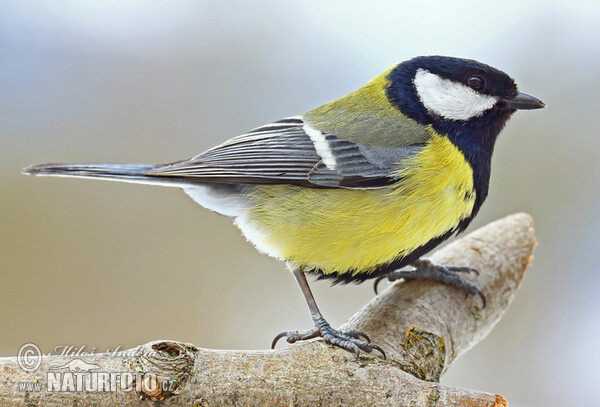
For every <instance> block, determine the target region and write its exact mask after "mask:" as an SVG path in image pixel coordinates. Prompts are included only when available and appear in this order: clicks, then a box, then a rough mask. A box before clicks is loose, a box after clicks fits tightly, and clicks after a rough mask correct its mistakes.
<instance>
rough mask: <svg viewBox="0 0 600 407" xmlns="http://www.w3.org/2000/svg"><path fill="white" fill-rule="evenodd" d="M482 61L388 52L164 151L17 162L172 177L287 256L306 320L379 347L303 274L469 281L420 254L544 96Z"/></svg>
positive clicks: (303, 335) (295, 337)
mask: <svg viewBox="0 0 600 407" xmlns="http://www.w3.org/2000/svg"><path fill="white" fill-rule="evenodd" d="M545 106H546V105H545V104H544V103H543V102H542V101H541V100H539V99H537V98H536V97H534V96H531V95H529V94H526V93H522V92H520V91H519V90H518V88H517V85H516V83H515V81H514V80H513V79H512V78H511V77H510V76H509V75H507V74H506V73H504V72H503V71H501V70H499V69H496V68H494V67H491V66H489V65H487V64H484V63H481V62H478V61H475V60H471V59H463V58H456V57H448V56H438V55H434V56H419V57H415V58H412V59H409V60H406V61H404V62H401V63H398V64H396V65H394V66H392V67H391V68H389V69H388V70H386V71H385V72H383V73H382V74H381V75H379V76H376V77H375V78H374V79H372V80H371V81H369V82H368V83H366V84H365V85H364V86H362V87H360V88H358V89H357V90H355V91H353V92H351V93H349V94H347V95H346V96H343V97H341V98H339V99H335V100H333V101H331V102H328V103H325V104H323V105H322V106H319V107H317V108H314V109H312V110H309V111H307V112H306V113H304V114H302V115H297V116H291V117H287V118H284V119H281V120H278V121H275V122H272V123H269V124H266V125H263V126H260V127H257V128H255V129H253V130H251V131H249V132H247V133H244V134H241V135H238V136H236V137H233V138H231V139H229V140H227V141H225V142H224V143H222V144H220V145H217V146H216V147H213V148H211V149H209V150H207V151H205V152H203V153H201V154H198V155H196V156H194V157H193V158H190V159H186V160H182V161H177V162H173V163H168V164H153V165H145V164H104V163H101V164H96V163H82V164H79V163H74V164H54V163H51V164H42V165H35V166H31V167H28V168H25V169H24V170H23V172H24V173H25V174H32V175H49V176H66V177H82V178H97V179H105V180H115V181H123V182H131V183H141V184H155V185H162V186H172V187H178V188H181V189H183V190H184V191H185V192H186V193H187V194H188V195H189V196H190V197H191V198H192V199H194V200H195V201H196V202H197V203H198V204H200V205H201V206H203V207H205V208H207V209H209V210H212V211H214V212H217V213H219V214H221V215H225V216H228V217H231V218H233V222H234V224H235V225H236V226H237V227H238V228H239V229H240V230H241V232H242V234H243V235H244V236H245V237H246V239H247V240H248V241H249V242H251V243H252V244H253V245H254V246H255V247H256V248H257V249H258V250H259V251H260V252H262V253H264V254H267V255H269V256H272V257H274V258H276V259H279V260H282V261H284V262H285V264H286V266H287V268H288V269H289V270H290V271H291V273H292V274H293V276H294V278H295V280H296V281H297V283H298V285H299V287H300V290H301V292H302V294H303V296H304V299H305V301H306V304H307V306H308V309H309V311H310V314H311V318H312V320H313V324H314V326H313V327H312V328H311V329H308V330H289V331H284V332H282V333H280V334H279V335H277V336H276V337H275V340H274V341H273V343H272V346H271V347H272V348H274V347H275V345H276V343H277V341H278V340H280V339H282V338H286V340H287V342H288V343H294V342H298V341H302V340H308V339H313V338H322V339H324V340H325V341H326V342H327V343H330V344H332V345H335V346H338V347H341V348H343V349H346V350H348V351H350V352H353V353H355V354H356V357H357V359H358V357H359V355H360V354H361V352H366V353H370V352H372V351H373V350H377V351H378V352H380V353H381V354H382V357H383V358H385V351H384V350H383V349H382V348H381V347H380V346H378V345H376V344H374V343H372V342H371V340H370V338H369V337H368V335H366V334H365V333H363V332H360V331H356V330H351V331H345V332H343V331H340V330H337V329H334V328H333V327H332V326H331V325H330V324H329V323H328V322H327V320H326V319H325V318H324V317H323V315H322V314H321V311H320V310H319V307H318V306H317V303H316V301H315V298H314V296H313V294H312V292H311V289H310V286H309V284H308V282H307V277H306V275H307V274H313V275H316V276H317V277H318V278H321V279H330V280H331V281H332V283H334V284H335V283H351V282H353V283H361V282H364V281H366V280H369V279H382V278H387V279H388V280H390V281H394V280H398V279H403V280H414V279H417V280H433V281H437V282H439V283H441V284H445V285H448V286H450V287H454V289H457V290H461V291H462V292H463V293H464V294H465V295H469V294H477V295H479V297H480V298H481V300H482V301H483V306H485V296H484V295H483V294H482V292H481V291H480V289H479V288H478V286H477V285H476V284H475V283H473V282H471V281H469V280H467V279H465V278H463V277H461V275H460V273H462V272H468V271H473V272H476V270H473V269H471V268H468V267H457V266H452V265H442V264H436V263H433V262H431V261H430V260H428V259H426V258H425V257H424V256H425V255H426V254H427V253H428V252H430V251H431V250H432V249H433V248H435V247H436V246H438V245H439V244H441V243H442V242H443V241H445V240H447V239H449V238H450V237H451V236H453V235H455V234H458V233H460V232H462V231H464V230H465V229H466V228H467V226H468V225H469V223H470V222H471V221H472V219H473V218H474V217H475V216H476V215H477V213H478V212H479V209H480V207H481V205H482V204H483V202H484V201H485V199H486V197H487V195H488V189H489V180H490V166H491V158H492V152H493V149H494V145H495V142H496V139H497V137H498V135H499V133H500V132H501V130H502V129H503V128H504V126H505V124H506V122H507V121H508V119H509V118H510V117H511V115H512V114H513V113H514V112H516V111H517V110H531V109H539V108H543V107H545ZM377 281H378V280H377Z"/></svg>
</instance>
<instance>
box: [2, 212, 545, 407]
mask: <svg viewBox="0 0 600 407" xmlns="http://www.w3.org/2000/svg"><path fill="white" fill-rule="evenodd" d="M535 244H536V241H535V235H534V230H533V221H532V219H531V217H530V216H529V215H527V214H523V213H521V214H515V215H511V216H508V217H506V218H503V219H501V220H498V221H496V222H493V223H491V224H489V225H487V226H485V227H483V228H481V229H479V230H477V231H475V232H473V233H471V234H469V235H468V236H466V237H463V238H462V239H460V240H458V241H455V242H454V243H452V244H450V245H448V246H446V247H445V248H443V249H441V250H439V251H438V252H436V253H435V254H433V255H432V256H431V260H433V261H435V262H437V263H442V264H449V265H461V266H469V267H473V268H476V269H477V270H479V271H480V273H481V274H480V275H479V276H478V277H477V276H466V277H468V278H471V279H473V281H475V282H476V283H477V284H478V285H479V287H480V288H481V289H482V291H483V293H484V294H485V295H486V297H487V307H486V308H484V309H480V302H479V300H478V299H477V298H474V297H470V298H468V299H466V300H465V298H464V296H463V295H462V293H460V292H458V291H456V290H454V289H451V288H448V287H444V286H442V285H439V284H435V283H430V282H423V281H411V282H407V283H403V282H397V283H394V284H392V285H390V286H389V287H388V288H387V289H386V290H385V291H383V292H382V293H380V294H379V295H378V296H376V297H375V298H374V299H373V300H372V301H371V302H369V303H368V304H367V305H365V306H364V307H363V308H362V309H361V310H360V311H358V312H357V313H356V314H355V315H354V316H353V317H351V318H350V319H349V320H348V322H346V323H345V324H344V326H343V327H342V328H343V329H351V328H352V329H358V330H361V331H363V332H365V333H367V334H368V335H369V336H370V337H371V339H372V341H373V342H374V343H376V344H378V345H380V346H382V347H383V348H384V350H385V351H386V353H387V356H388V359H387V360H382V359H381V358H379V357H377V356H376V355H366V354H363V355H362V356H361V358H360V360H358V361H356V359H355V357H354V356H353V355H352V354H350V353H348V352H346V351H344V350H341V349H337V348H333V347H331V346H329V345H327V344H325V343H324V342H322V341H320V340H316V341H311V342H305V343H299V344H294V345H290V346H287V347H284V348H282V349H277V350H274V351H271V350H268V351H237V350H212V349H202V348H198V347H196V346H194V345H191V344H184V343H180V342H176V341H168V340H162V341H154V342H150V343H148V344H145V345H140V346H139V347H137V348H135V349H132V350H130V351H129V355H125V356H123V355H121V356H114V355H109V354H97V355H93V356H85V357H80V358H73V357H61V356H50V357H43V358H42V359H41V365H40V366H39V368H38V369H37V370H35V371H34V372H25V371H24V370H23V369H22V368H21V367H20V366H19V364H18V360H17V358H15V357H9V358H0V405H2V406H36V405H44V406H64V405H95V406H115V405H121V406H144V405H146V406H157V405H163V406H263V405H264V406H268V405H271V406H277V405H282V406H294V405H298V406H316V405H320V406H330V405H334V406H338V405H357V406H358V405H360V406H366V405H399V406H506V405H507V403H506V400H505V399H504V398H503V397H502V396H499V395H495V394H489V393H484V392H479V391H473V390H465V389H460V388H454V387H449V386H444V385H441V384H439V383H438V382H439V379H440V377H441V375H442V374H443V373H444V372H445V371H446V369H447V368H448V366H449V365H450V364H451V362H452V361H453V360H454V359H456V358H457V357H458V356H460V355H462V354H463V353H465V352H466V351H467V350H468V349H469V348H471V347H472V346H473V345H475V344H476V343H477V342H479V341H480V340H481V339H483V338H484V337H485V336H486V335H487V334H488V333H489V332H490V331H491V329H492V328H493V327H494V325H495V324H496V323H497V322H498V321H499V320H500V318H501V317H502V315H503V313H504V312H505V311H506V310H507V308H508V306H509V305H510V303H511V301H512V299H513V298H514V296H515V294H516V291H517V289H518V287H519V285H520V283H521V281H522V279H523V277H524V273H525V270H526V269H527V267H528V265H529V263H530V262H531V259H532V255H533V250H534V247H535ZM280 346H283V344H282V345H280ZM73 360H80V361H81V362H83V363H84V364H83V365H81V364H80V365H79V366H75V365H72V363H74V362H73ZM77 363H79V362H77ZM90 365H95V366H97V367H95V368H91V367H90ZM77 369H79V370H77ZM86 369H89V370H87V371H86ZM110 373H112V374H113V376H114V378H113V377H109V378H108V379H106V377H107V376H108V375H109V374H110ZM94 374H96V375H104V376H103V377H104V378H105V382H103V383H104V385H106V386H110V388H109V390H112V389H116V390H117V391H85V385H86V383H88V382H89V383H90V384H89V386H88V387H89V388H92V387H93V384H94V383H96V384H97V383H98V377H96V379H94ZM474 374H476V373H475V372H474ZM69 377H70V378H71V379H72V380H73V382H74V383H73V384H71V382H69V380H70V379H69ZM79 378H81V379H79ZM65 380H66V382H65ZM94 380H96V381H95V382H94ZM77 381H79V383H78V382H77ZM100 382H102V380H100ZM23 383H40V385H41V389H38V390H32V389H31V388H29V390H28V389H27V388H25V390H23V389H24V386H23ZM107 383H108V384H107ZM20 385H21V388H19V386H20ZM73 386H75V387H73ZM90 386H91V387H90ZM121 387H123V388H126V389H127V388H128V387H129V388H132V390H130V391H122V390H119V388H121ZM73 388H76V389H77V390H78V391H69V390H71V389H73ZM65 389H66V391H56V390H65ZM49 390H52V391H49ZM81 390H83V391H81Z"/></svg>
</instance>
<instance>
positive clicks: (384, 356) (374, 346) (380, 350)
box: [371, 344, 387, 360]
mask: <svg viewBox="0 0 600 407" xmlns="http://www.w3.org/2000/svg"><path fill="white" fill-rule="evenodd" d="M371 346H372V347H373V349H375V350H376V351H378V352H380V353H381V356H383V360H386V359H387V356H386V355H385V352H384V351H383V349H381V346H378V345H373V344H371Z"/></svg>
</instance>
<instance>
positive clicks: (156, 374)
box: [135, 341, 198, 400]
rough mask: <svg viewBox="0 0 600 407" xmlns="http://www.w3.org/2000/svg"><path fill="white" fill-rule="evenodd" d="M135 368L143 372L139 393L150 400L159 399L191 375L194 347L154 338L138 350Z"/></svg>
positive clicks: (171, 393)
mask: <svg viewBox="0 0 600 407" xmlns="http://www.w3.org/2000/svg"><path fill="white" fill-rule="evenodd" d="M139 350H140V352H139V357H138V358H137V360H136V366H135V369H136V370H137V371H139V372H143V373H144V383H142V386H141V389H142V391H141V393H142V395H143V396H144V397H148V398H151V399H152V400H163V399H165V398H167V397H170V396H173V395H175V394H177V393H178V389H179V388H180V387H181V386H182V385H183V384H184V383H185V382H186V381H187V380H188V379H189V378H190V377H191V376H192V375H193V374H194V363H195V360H196V353H197V352H198V348H196V347H195V346H193V345H191V344H186V343H181V342H175V341H155V342H150V343H148V344H146V345H142V346H141V348H140V349H139Z"/></svg>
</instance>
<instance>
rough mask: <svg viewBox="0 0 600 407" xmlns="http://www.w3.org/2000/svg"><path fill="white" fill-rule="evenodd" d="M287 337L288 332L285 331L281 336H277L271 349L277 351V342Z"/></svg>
mask: <svg viewBox="0 0 600 407" xmlns="http://www.w3.org/2000/svg"><path fill="white" fill-rule="evenodd" d="M286 336H288V333H287V331H284V332H282V333H280V334H279V335H277V336H276V337H275V339H273V342H272V343H271V349H275V345H277V342H279V340H280V339H281V338H283V337H286Z"/></svg>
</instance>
